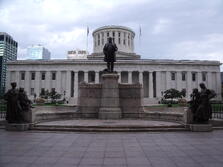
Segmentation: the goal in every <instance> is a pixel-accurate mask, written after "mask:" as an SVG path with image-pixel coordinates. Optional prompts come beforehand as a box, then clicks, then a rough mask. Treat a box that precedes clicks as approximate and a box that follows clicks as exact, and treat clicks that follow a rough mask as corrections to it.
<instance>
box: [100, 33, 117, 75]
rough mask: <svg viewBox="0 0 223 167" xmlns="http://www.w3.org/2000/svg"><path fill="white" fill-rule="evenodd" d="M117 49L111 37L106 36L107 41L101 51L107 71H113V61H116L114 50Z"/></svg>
mask: <svg viewBox="0 0 223 167" xmlns="http://www.w3.org/2000/svg"><path fill="white" fill-rule="evenodd" d="M117 50H118V48H117V46H116V44H115V43H113V42H112V38H111V37H109V38H108V42H107V43H106V44H105V46H104V48H103V53H104V55H105V57H104V61H105V62H107V71H108V72H113V71H114V70H113V69H114V62H116V54H115V52H116V51H117Z"/></svg>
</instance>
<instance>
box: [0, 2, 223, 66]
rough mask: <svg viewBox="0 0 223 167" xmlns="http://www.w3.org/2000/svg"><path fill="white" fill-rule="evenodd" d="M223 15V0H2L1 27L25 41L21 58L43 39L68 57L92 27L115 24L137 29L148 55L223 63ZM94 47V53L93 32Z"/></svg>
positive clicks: (81, 45)
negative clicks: (28, 48)
mask: <svg viewBox="0 0 223 167" xmlns="http://www.w3.org/2000/svg"><path fill="white" fill-rule="evenodd" d="M222 16H223V1H222V0H211V1H210V0H196V1H188V0H171V1H170V0H160V1H156V0H122V1H119V0H106V1H104V0H63V1H60V0H10V1H7V0H0V18H1V19H0V25H1V26H0V31H5V32H8V33H9V34H11V35H12V36H13V37H14V38H15V39H16V40H17V41H18V42H19V47H20V49H19V58H22V56H23V55H24V54H25V49H26V48H27V47H28V46H29V45H31V44H39V43H40V44H44V45H45V46H46V47H48V48H49V50H50V51H51V52H52V57H53V58H66V52H67V50H69V49H75V48H80V49H85V48H86V27H87V26H89V27H90V32H92V31H93V30H94V29H96V28H98V27H100V26H104V25H111V24H112V25H124V26H129V27H130V28H132V29H133V30H134V31H135V32H136V38H135V45H136V52H137V53H139V54H141V56H142V58H154V59H156V58H163V59H166V58H173V59H209V60H219V61H221V62H223V56H221V55H223V50H222V44H223V38H222V36H223V20H222ZM139 26H141V28H142V37H141V41H139V36H138V35H139ZM89 46H90V47H89V49H90V52H92V37H91V36H89Z"/></svg>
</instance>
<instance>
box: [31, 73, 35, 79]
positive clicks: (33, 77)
mask: <svg viewBox="0 0 223 167" xmlns="http://www.w3.org/2000/svg"><path fill="white" fill-rule="evenodd" d="M31 80H35V72H31Z"/></svg>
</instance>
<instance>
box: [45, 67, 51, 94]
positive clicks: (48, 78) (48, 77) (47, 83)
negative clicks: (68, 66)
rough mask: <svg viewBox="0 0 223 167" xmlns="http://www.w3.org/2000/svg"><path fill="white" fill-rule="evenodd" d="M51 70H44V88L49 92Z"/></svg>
mask: <svg viewBox="0 0 223 167" xmlns="http://www.w3.org/2000/svg"><path fill="white" fill-rule="evenodd" d="M50 74H51V72H50V71H46V78H45V85H46V89H45V90H48V91H49V92H51V75H50Z"/></svg>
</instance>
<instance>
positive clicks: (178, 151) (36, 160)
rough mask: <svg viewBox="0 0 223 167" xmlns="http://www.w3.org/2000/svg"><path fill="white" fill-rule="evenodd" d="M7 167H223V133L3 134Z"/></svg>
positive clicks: (0, 156) (0, 146) (0, 157)
mask: <svg viewBox="0 0 223 167" xmlns="http://www.w3.org/2000/svg"><path fill="white" fill-rule="evenodd" d="M0 166H1V167H12V166H13V167H26V166H27V167H48V166H49V167H51V166H52V167H98V166H99V167H102V166H104V167H222V166H223V131H222V130H215V131H213V132H208V133H206V132H205V133H193V132H163V133H160V132H159V133H158V132H157V133H68V132H67V133H63V132H56V133H55V132H32V131H28V132H8V131H5V130H3V129H2V130H0Z"/></svg>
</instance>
